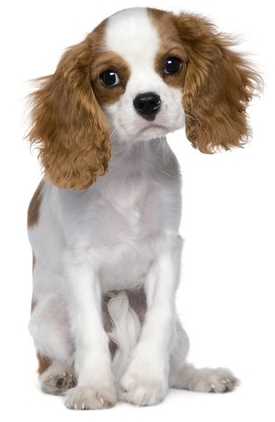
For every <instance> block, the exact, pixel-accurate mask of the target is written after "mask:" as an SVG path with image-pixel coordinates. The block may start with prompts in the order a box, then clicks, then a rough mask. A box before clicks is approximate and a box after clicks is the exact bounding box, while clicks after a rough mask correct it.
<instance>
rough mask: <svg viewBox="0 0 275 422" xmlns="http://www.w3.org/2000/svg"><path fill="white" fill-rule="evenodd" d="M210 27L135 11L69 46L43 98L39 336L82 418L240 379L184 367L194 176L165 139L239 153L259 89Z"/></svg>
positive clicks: (38, 107) (51, 372)
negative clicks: (185, 208)
mask: <svg viewBox="0 0 275 422" xmlns="http://www.w3.org/2000/svg"><path fill="white" fill-rule="evenodd" d="M233 45H234V43H233V41H232V39H231V38H230V37H228V36H226V35H224V34H222V33H219V32H218V31H217V29H216V28H215V26H214V25H212V23H210V22H209V21H208V20H207V19H205V18H202V17H200V16H197V15H192V14H187V13H182V14H179V15H175V14H173V13H170V12H165V11H161V10H156V9H146V8H133V9H128V10H123V11H121V12H118V13H116V14H115V15H113V16H111V17H109V18H108V19H106V20H104V21H103V22H102V23H101V24H100V25H99V26H98V27H97V28H96V29H95V30H94V31H92V32H91V33H90V34H88V36H87V37H86V38H85V39H84V41H82V42H81V43H79V44H77V45H75V46H73V47H71V48H69V49H68V50H67V51H66V52H65V54H64V55H63V57H62V58H61V60H60V62H59V64H58V66H57V68H56V71H55V72H54V74H52V75H50V76H47V77H45V78H42V79H41V80H40V86H39V88H38V89H37V90H36V91H35V92H34V94H33V110H32V127H31V130H30V133H29V139H30V142H31V143H32V144H36V145H38V146H39V157H40V159H41V162H42V165H43V168H44V178H43V180H42V182H41V183H40V185H39V187H38V189H37V190H36V192H35V194H34V196H33V199H32V201H31V203H30V206H29V212H28V229H29V239H30V242H31V246H32V250H33V299H32V314H31V321H30V326H29V327H30V332H31V335H32V337H33V340H34V344H35V348H36V350H37V356H38V361H39V369H38V372H39V379H40V383H41V388H42V390H43V391H45V392H47V393H49V394H60V395H64V396H65V404H66V406H67V407H69V408H71V409H83V410H84V409H102V408H107V407H110V406H113V405H115V403H116V402H117V401H118V400H122V401H127V402H130V403H133V404H135V405H139V406H146V405H153V404H156V403H159V402H161V401H162V400H163V399H164V398H165V396H166V395H167V393H168V390H169V387H172V388H180V389H188V390H193V391H203V392H217V393H223V392H226V391H231V390H233V389H234V387H235V386H236V385H237V383H238V381H237V379H236V378H235V377H234V375H233V374H232V373H231V372H230V371H229V370H227V369H222V368H217V369H208V368H205V369H197V368H195V367H194V366H192V365H191V364H189V363H188V362H187V361H186V356H187V352H188V347H189V346H188V338H187V335H186V333H185V331H184V330H183V328H182V325H181V322H180V320H179V318H178V316H177V311H176V306H175V296H176V290H177V287H178V285H179V281H180V266H181V265H180V264H181V249H182V239H181V236H180V235H179V224H180V217H181V177H180V170H179V165H178V162H177V159H176V157H175V155H174V154H173V152H172V151H171V149H170V147H169V145H168V143H167V141H166V138H165V135H166V134H168V133H169V132H173V131H175V130H177V129H179V128H182V127H184V126H185V128H186V134H187V138H188V139H189V140H190V141H191V143H192V144H193V146H194V147H195V148H197V149H199V150H200V151H202V152H204V153H213V152H215V151H217V150H219V149H222V148H223V149H230V148H232V147H237V146H241V145H242V144H243V143H245V141H246V139H247V138H248V135H249V128H248V123H247V116H246V107H247V105H248V103H249V101H250V100H251V98H252V96H253V95H254V92H255V89H256V88H257V85H258V82H259V76H258V75H257V73H256V72H255V71H254V70H253V68H252V67H251V65H250V64H249V63H248V62H247V61H246V59H245V58H244V57H243V56H242V55H241V54H240V53H239V52H237V51H236V50H234V49H232V47H233Z"/></svg>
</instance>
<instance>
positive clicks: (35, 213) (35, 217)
mask: <svg viewBox="0 0 275 422" xmlns="http://www.w3.org/2000/svg"><path fill="white" fill-rule="evenodd" d="M43 187H44V181H43V180H41V182H40V183H39V185H38V187H37V189H36V191H35V192H34V195H33V197H32V199H31V202H30V205H29V208H28V218H27V224H28V227H33V226H35V225H36V224H37V223H38V221H39V211H40V205H41V202H42V197H43ZM34 264H35V257H34V256H33V268H34Z"/></svg>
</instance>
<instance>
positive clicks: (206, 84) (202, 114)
mask: <svg viewBox="0 0 275 422" xmlns="http://www.w3.org/2000/svg"><path fill="white" fill-rule="evenodd" d="M175 24H176V27H177V29H178V32H179V35H180V37H181V40H182V42H183V44H184V47H185V48H186V51H187V56H188V58H189V61H188V64H187V73H186V77H185V86H184V95H183V104H184V109H185V112H186V133H187V137H188V139H189V140H190V141H191V142H192V144H193V146H194V147H195V148H198V149H199V150H200V151H202V152H204V153H212V152H215V151H216V150H217V149H218V148H219V147H221V148H224V149H229V148H231V147H234V146H241V145H242V144H243V143H245V141H246V140H247V138H248V136H249V127H248V122H247V116H246V107H247V105H248V103H249V101H250V100H251V98H252V96H253V93H254V91H255V88H257V86H258V85H259V83H260V81H261V78H260V76H258V75H257V73H256V72H255V71H254V70H253V69H252V68H251V67H250V65H249V63H248V62H247V61H246V60H245V59H244V58H243V57H242V55H240V54H239V53H238V52H236V51H233V50H232V49H231V47H232V46H234V42H233V40H232V39H231V38H230V37H229V36H226V35H224V34H220V33H218V32H217V30H216V28H215V27H214V26H213V25H212V24H211V23H210V22H208V21H207V20H206V19H204V18H202V17H199V16H194V15H186V14H183V15H180V16H178V17H176V19H175Z"/></svg>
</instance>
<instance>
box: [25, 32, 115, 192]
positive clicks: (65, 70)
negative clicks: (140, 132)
mask: <svg viewBox="0 0 275 422" xmlns="http://www.w3.org/2000/svg"><path fill="white" fill-rule="evenodd" d="M92 55H93V54H92V48H91V45H90V44H89V41H88V39H87V40H85V41H84V42H82V43H80V44H78V45H76V46H74V47H71V48H70V49H69V50H68V51H67V52H66V53H65V54H64V56H63V57H62V59H61V61H60V63H59V65H58V67H57V69H56V72H55V73H54V74H53V75H51V76H47V77H45V78H42V79H41V87H40V89H39V90H37V91H36V92H35V93H34V94H33V104H34V106H33V111H32V122H33V125H32V128H31V131H30V134H29V139H30V141H31V142H32V143H37V144H38V145H39V148H40V158H41V161H42V164H43V166H44V169H45V173H46V176H47V177H48V178H49V179H50V180H51V182H52V183H54V184H55V185H57V186H59V187H62V188H71V189H85V188H87V187H89V186H90V185H91V184H92V183H94V182H95V180H96V178H97V176H100V175H103V174H104V173H105V172H106V170H107V166H108V161H109V159H110V157H111V145H110V137H109V131H108V127H107V122H106V117H105V115H104V113H103V111H102V109H101V108H100V106H99V105H98V102H97V100H96V97H95V95H94V92H93V89H92V86H91V82H90V65H91V60H92Z"/></svg>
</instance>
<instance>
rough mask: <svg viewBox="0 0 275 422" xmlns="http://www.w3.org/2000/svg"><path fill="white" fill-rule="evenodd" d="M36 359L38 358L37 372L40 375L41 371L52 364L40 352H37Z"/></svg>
mask: <svg viewBox="0 0 275 422" xmlns="http://www.w3.org/2000/svg"><path fill="white" fill-rule="evenodd" d="M37 359H38V370H37V372H38V374H39V375H41V374H43V372H45V371H46V370H47V369H48V368H49V367H50V366H51V364H52V361H51V360H50V359H49V358H47V357H46V356H43V355H41V354H40V353H37Z"/></svg>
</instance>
